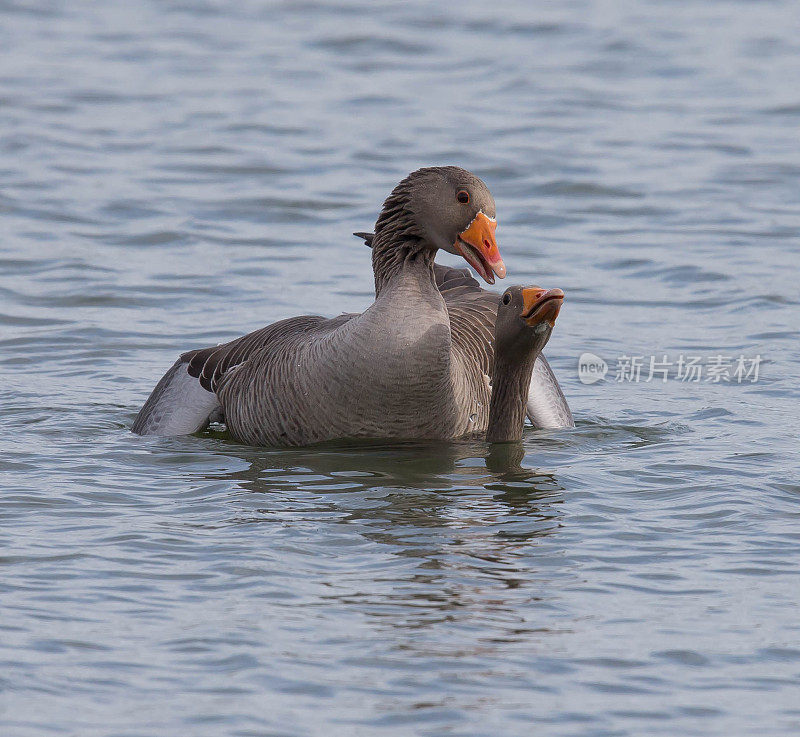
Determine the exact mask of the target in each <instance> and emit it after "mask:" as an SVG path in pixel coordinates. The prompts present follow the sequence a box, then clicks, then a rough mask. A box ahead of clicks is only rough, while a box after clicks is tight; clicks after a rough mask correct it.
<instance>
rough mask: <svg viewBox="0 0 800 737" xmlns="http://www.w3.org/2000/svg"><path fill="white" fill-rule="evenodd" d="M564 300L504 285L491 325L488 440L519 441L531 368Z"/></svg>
mask: <svg viewBox="0 0 800 737" xmlns="http://www.w3.org/2000/svg"><path fill="white" fill-rule="evenodd" d="M563 301H564V292H562V291H561V290H560V289H550V290H549V291H548V290H546V289H541V288H539V287H527V288H523V287H509V288H508V289H507V290H506V291H505V293H504V294H503V297H502V299H501V300H500V305H499V307H498V309H497V323H496V325H495V340H494V345H495V356H494V371H493V372H492V400H491V403H490V405H489V424H488V427H487V428H486V440H487V442H489V443H505V442H511V441H516V440H519V439H520V438H521V437H522V428H523V426H524V424H525V414H526V409H527V404H528V396H529V388H530V383H531V376H532V375H533V371H534V366H535V365H536V363H538V362H539V360H541V352H542V348H544V346H545V344H546V343H547V341H548V340H549V339H550V334H551V333H552V331H553V327H554V326H555V322H556V317H558V313H559V311H560V310H561V305H562V303H563Z"/></svg>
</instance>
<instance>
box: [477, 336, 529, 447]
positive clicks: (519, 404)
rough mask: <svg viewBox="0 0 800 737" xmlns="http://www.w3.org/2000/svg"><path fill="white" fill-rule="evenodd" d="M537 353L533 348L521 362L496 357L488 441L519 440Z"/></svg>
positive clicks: (487, 430) (487, 433)
mask: <svg viewBox="0 0 800 737" xmlns="http://www.w3.org/2000/svg"><path fill="white" fill-rule="evenodd" d="M538 355H539V351H533V352H532V353H530V354H528V355H526V356H525V357H524V359H523V360H521V361H514V360H510V359H509V358H507V357H506V356H503V355H497V356H496V358H495V365H494V372H493V378H492V400H491V404H490V406H489V424H488V427H487V428H486V441H487V442H489V443H509V442H516V441H519V440H521V439H522V429H523V427H524V426H525V408H526V404H527V401H528V390H529V388H530V385H531V375H532V373H533V365H534V363H535V362H536V358H537V356H538Z"/></svg>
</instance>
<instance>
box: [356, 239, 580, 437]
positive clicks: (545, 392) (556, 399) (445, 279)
mask: <svg viewBox="0 0 800 737" xmlns="http://www.w3.org/2000/svg"><path fill="white" fill-rule="evenodd" d="M353 235H356V236H358V237H359V238H363V239H364V242H365V243H366V244H367V245H368V246H369V247H370V248H371V247H372V241H373V239H374V237H375V236H374V234H373V233H354V234H353ZM433 273H434V277H435V279H436V286H437V287H438V288H439V290H440V291H441V292H442V296H443V297H444V300H445V303H446V305H447V310H448V312H449V314H450V330H451V332H452V336H453V341H454V342H455V343H456V344H459V345H463V347H464V349H465V350H467V351H468V352H469V353H470V355H472V356H473V357H474V359H475V360H476V361H477V362H478V365H479V366H480V367H481V369H482V370H483V371H486V372H487V373H490V372H491V367H492V364H493V361H494V340H495V320H496V318H497V312H498V305H499V300H500V295H499V294H497V293H495V292H490V291H488V290H486V289H482V288H481V286H480V284H479V283H478V282H477V281H476V280H475V279H473V278H472V276H471V275H470V273H469V271H468V270H467V269H454V268H449V267H447V266H442V265H441V264H434V265H433ZM478 273H480V272H478ZM478 308H479V309H478ZM525 414H526V416H527V418H528V419H529V420H530V422H531V424H532V425H533V426H534V427H535V428H538V429H540V430H543V429H548V430H554V429H560V428H565V427H575V421H574V420H573V418H572V411H571V410H570V408H569V404H568V403H567V400H566V397H565V396H564V392H563V391H561V386H560V385H559V383H558V379H556V375H555V374H554V373H553V369H552V368H550V364H549V363H548V362H547V359H546V358H545V357H544V354H540V355H539V358H538V359H537V361H536V363H535V364H534V366H533V374H532V376H531V380H530V383H529V389H528V399H527V402H526V408H525Z"/></svg>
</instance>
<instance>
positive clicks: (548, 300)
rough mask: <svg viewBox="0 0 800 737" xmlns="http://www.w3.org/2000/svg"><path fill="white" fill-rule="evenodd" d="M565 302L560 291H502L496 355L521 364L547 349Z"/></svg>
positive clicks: (526, 288)
mask: <svg viewBox="0 0 800 737" xmlns="http://www.w3.org/2000/svg"><path fill="white" fill-rule="evenodd" d="M563 303H564V292H562V291H561V290H560V289H542V288H541V287H519V286H513V287H509V288H508V289H506V291H505V292H503V296H502V297H501V298H500V304H499V306H498V309H497V322H496V323H495V355H496V356H497V358H498V359H503V360H505V361H508V362H511V363H522V362H524V360H525V358H527V357H530V356H531V355H534V356H535V355H536V354H538V353H539V351H541V350H542V348H544V346H545V344H546V343H547V341H548V340H549V339H550V334H551V333H552V332H553V327H554V326H555V324H556V318H557V317H558V313H559V311H560V310H561V305H562V304H563Z"/></svg>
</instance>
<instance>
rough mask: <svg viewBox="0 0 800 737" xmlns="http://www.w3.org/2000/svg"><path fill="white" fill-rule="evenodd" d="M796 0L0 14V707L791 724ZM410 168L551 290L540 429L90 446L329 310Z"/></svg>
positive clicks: (671, 731) (116, 717)
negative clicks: (188, 382)
mask: <svg viewBox="0 0 800 737" xmlns="http://www.w3.org/2000/svg"><path fill="white" fill-rule="evenodd" d="M797 10H798V9H797V4H796V3H795V2H794V1H793V0H772V1H767V2H743V1H742V2H733V1H726V0H721V1H719V2H708V1H707V0H673V1H670V2H661V1H656V0H643V1H641V2H633V1H632V0H630V1H628V2H625V1H623V0H618V1H613V0H571V1H568V2H561V3H550V2H514V3H512V2H497V3H484V2H477V1H475V0H467V1H464V2H459V3H439V2H432V1H431V2H411V3H390V2H367V1H366V0H350V1H348V2H325V1H323V0H311V1H309V2H280V3H255V2H249V1H247V0H244V1H243V2H236V3H233V2H231V3H224V2H217V1H214V0H207V1H203V0H199V1H197V2H184V1H182V0H176V1H167V0H164V1H159V2H156V1H145V2H122V0H108V1H106V2H99V3H98V2H83V1H81V0H74V1H72V2H68V3H57V2H45V1H44V0H38V1H37V0H34V1H32V2H28V1H26V0H0V418H2V435H1V436H0V438H1V439H0V449H1V452H0V480H1V482H0V486H1V491H0V734H2V735H9V737H32V736H34V735H35V736H36V737H38V736H40V735H42V736H47V735H75V736H79V737H94V736H98V737H100V736H102V737H106V736H111V735H114V736H117V737H142V736H148V737H149V736H154V737H183V736H184V735H192V736H193V737H195V736H200V737H205V736H206V735H207V736H208V737H219V736H221V735H224V736H231V737H233V736H237V737H244V736H248V737H253V736H256V735H263V736H266V735H271V736H275V737H277V736H279V735H280V736H281V737H303V736H307V735H310V736H313V737H316V736H318V735H322V736H324V737H327V736H328V735H347V736H351V735H357V736H364V737H366V736H369V737H374V736H382V735H386V736H387V737H389V736H391V737H395V736H396V737H401V736H406V735H431V736H433V735H435V736H437V737H438V736H440V735H458V736H462V737H467V736H469V737H473V736H478V735H480V736H483V735H487V736H488V735H492V736H494V735H532V734H536V735H548V737H550V736H562V735H563V736H570V737H572V736H574V737H587V736H608V737H612V736H617V735H620V736H628V735H630V736H631V737H639V736H641V735H648V736H649V735H667V736H674V735H715V736H716V735H724V736H725V737H731V736H738V735H753V734H763V735H796V734H798V733H800V618H799V617H798V611H799V608H798V602H799V600H800V478H799V474H798V470H799V467H800V457H799V454H798V434H799V433H800V421H798V395H799V394H800V389H798V370H797V366H798V361H800V349H799V348H798V345H799V339H800V332H799V331H798V323H799V322H800V313H799V312H798V302H799V301H800V289H798V261H799V259H800V207H799V201H800V137H798V131H799V130H800V87H798V80H800V15H799V14H798V12H797ZM442 163H454V164H459V165H462V166H465V167H467V168H469V169H472V170H474V171H475V172H476V173H478V174H479V175H481V176H482V177H483V178H484V180H485V181H486V182H487V183H488V185H489V186H490V188H491V189H492V191H493V192H494V195H495V198H496V200H497V210H498V219H499V228H498V239H499V243H500V247H501V250H502V252H503V254H504V256H505V260H506V265H507V266H508V270H509V279H508V280H507V282H512V283H524V284H539V285H542V286H546V287H554V286H558V287H561V288H562V289H564V290H565V292H566V293H567V301H566V302H565V306H564V309H563V310H562V313H561V316H560V318H559V321H558V324H557V326H556V331H555V333H554V335H553V338H552V340H551V342H550V345H549V346H548V349H547V353H548V355H549V357H550V360H551V362H552V364H553V366H554V368H555V370H556V371H557V372H558V375H559V377H560V378H561V380H562V383H563V387H564V390H565V392H566V394H567V395H568V397H569V399H570V401H571V404H572V407H573V410H574V413H575V416H576V419H577V428H576V429H574V430H566V431H559V432H534V431H532V430H528V431H526V434H525V437H524V440H523V443H522V446H520V447H513V446H512V447H511V449H507V450H505V451H504V450H502V449H498V448H497V447H495V448H493V449H490V448H489V447H488V446H486V445H485V444H484V443H481V442H470V443H453V444H438V445H425V444H408V445H401V446H397V445H381V444H377V445H370V446H364V445H342V446H332V447H325V448H317V449H304V450H293V451H279V450H270V449H258V448H248V447H244V446H241V445H239V444H236V443H234V442H232V441H230V440H228V439H226V438H225V437H224V436H221V435H220V434H219V433H206V434H204V435H202V436H200V437H185V438H174V439H153V438H139V437H135V436H133V435H131V434H130V433H129V431H128V429H127V428H128V427H129V426H130V423H131V421H132V419H133V417H134V416H135V413H136V411H137V410H138V408H139V406H140V405H141V403H142V402H143V400H144V399H145V397H146V396H147V394H148V393H149V391H150V389H151V388H152V386H153V385H154V383H155V382H156V380H157V379H158V378H159V377H160V375H161V374H162V373H163V371H164V370H165V369H166V368H167V367H168V366H169V365H170V364H171V363H172V362H173V360H174V359H175V357H176V356H177V355H178V354H179V353H180V352H182V351H184V350H187V349H189V348H193V347H198V346H204V345H209V344H213V343H216V342H221V341H224V340H226V339H230V338H232V337H235V336H237V335H240V334H242V333H244V332H246V331H249V330H252V329H254V328H257V327H260V326H262V325H265V324H267V323H269V322H272V321H275V320H278V319H281V318H284V317H287V316H291V315H294V314H300V313H320V314H325V315H335V314H338V313H340V312H342V311H352V310H360V309H362V308H363V307H364V306H365V305H367V304H368V303H369V302H370V300H371V295H372V286H373V285H372V276H371V271H370V261H369V253H368V251H367V250H366V249H365V248H364V246H363V245H360V244H359V242H358V241H357V240H356V239H355V238H353V237H352V236H351V235H350V233H351V231H353V230H364V229H369V228H370V227H371V226H372V224H373V223H374V219H375V216H376V214H377V212H378V209H379V207H380V204H381V202H382V200H383V198H384V196H385V195H386V194H387V193H388V192H389V190H390V189H391V187H392V186H393V185H394V184H395V183H396V182H397V181H399V179H400V178H402V177H403V176H404V175H405V174H406V173H407V172H409V171H411V170H412V169H414V168H417V167H418V166H422V165H429V164H442ZM446 260H448V261H449V262H451V263H456V261H455V260H454V259H453V258H452V257H448V258H447V259H446ZM499 286H500V287H502V284H500V285H499ZM585 352H588V353H592V354H595V355H596V356H598V357H599V358H601V359H603V360H605V361H606V363H607V365H608V373H607V375H606V378H605V380H604V381H601V382H598V383H594V384H584V383H581V382H580V381H579V378H578V372H577V365H578V357H579V356H580V355H581V354H582V353H585ZM665 355H666V356H667V360H668V361H670V362H671V363H673V364H677V363H678V362H679V361H680V360H681V357H683V358H686V357H687V356H688V357H692V356H694V357H700V358H701V365H702V367H703V368H704V370H705V372H706V373H703V374H702V376H701V377H700V378H701V380H700V381H687V380H680V379H679V378H678V376H677V371H678V367H677V365H673V366H672V367H671V368H670V372H669V373H668V375H667V377H666V381H664V380H662V374H661V373H655V374H654V375H653V376H652V378H651V376H650V373H651V372H650V370H649V361H650V360H651V359H650V357H651V356H652V357H654V358H653V360H654V361H655V362H662V361H663V359H664V356H665ZM720 355H722V356H723V357H726V358H725V360H724V361H723V362H720V361H719V360H718V359H717V358H716V357H717V356H720ZM638 356H641V357H642V361H643V366H644V367H643V369H642V372H641V375H640V377H639V381H635V380H631V376H630V374H629V373H627V372H626V365H628V363H629V362H628V359H629V358H635V357H638ZM757 356H760V357H761V362H760V364H759V365H758V370H759V375H758V378H757V380H756V381H753V379H754V378H755V376H754V374H753V373H752V372H751V373H750V375H749V376H747V377H743V375H741V374H740V375H739V376H738V379H743V380H741V381H740V380H737V377H736V375H735V370H736V369H735V362H736V361H737V360H738V358H739V357H743V358H744V360H745V361H746V362H748V364H747V365H748V367H749V368H752V363H753V361H755V360H756V357H757ZM714 362H716V363H717V364H718V365H722V364H725V365H727V369H726V371H728V373H727V374H719V372H717V374H716V376H717V377H719V380H718V381H707V379H708V378H714V376H715V374H713V372H712V364H714ZM725 362H728V363H725ZM629 367H630V366H629ZM634 378H635V377H634ZM648 378H651V380H650V381H647V379H648ZM618 379H621V380H618Z"/></svg>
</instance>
